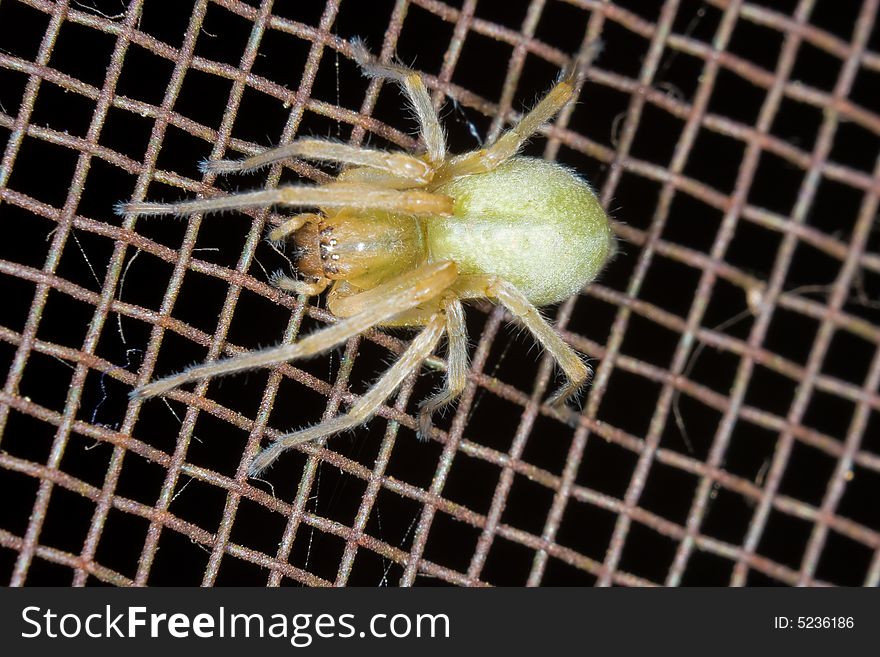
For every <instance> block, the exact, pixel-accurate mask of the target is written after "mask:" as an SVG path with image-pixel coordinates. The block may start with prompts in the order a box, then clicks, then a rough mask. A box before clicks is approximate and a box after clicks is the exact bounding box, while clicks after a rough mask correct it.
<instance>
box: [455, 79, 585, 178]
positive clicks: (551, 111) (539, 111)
mask: <svg viewBox="0 0 880 657" xmlns="http://www.w3.org/2000/svg"><path fill="white" fill-rule="evenodd" d="M577 70H578V69H576V68H575V69H572V70H571V71H570V72H568V73H567V74H566V75H565V77H563V78H562V79H561V80H560V81H559V82H557V83H556V85H555V86H554V87H553V88H552V89H551V90H550V91H549V92H548V93H547V95H546V96H544V98H542V99H541V100H540V101H539V102H538V104H537V105H535V106H534V107H533V108H532V109H531V111H529V112H528V113H527V114H525V116H523V117H522V118H521V119H520V120H519V122H518V123H517V124H516V125H514V126H513V127H512V128H510V130H508V131H507V132H505V133H504V134H502V135H501V136H500V137H499V138H498V140H497V141H495V143H493V144H492V145H491V146H488V147H486V148H482V149H480V150H478V151H473V152H471V153H465V154H463V155H460V156H458V157H455V158H452V160H451V161H450V162H449V164H447V165H446V166H445V167H444V168H443V169H442V175H443V177H444V178H446V177H455V176H463V175H468V174H474V173H485V172H487V171H491V170H492V169H494V168H495V167H497V166H498V165H499V164H502V163H504V162H505V161H507V160H509V159H510V158H511V157H513V156H514V155H516V154H517V152H518V151H519V149H520V148H522V146H523V144H524V143H526V142H527V141H528V140H529V139H530V138H531V137H532V135H534V134H535V133H536V132H537V131H538V130H539V129H540V128H541V126H542V125H544V124H545V123H547V121H549V120H550V119H552V118H553V116H554V115H555V114H556V113H557V112H558V111H559V110H561V109H562V108H563V107H565V105H566V104H567V103H568V102H569V101H570V100H571V99H572V98H573V97H574V94H575V89H576V83H577V79H578V75H577Z"/></svg>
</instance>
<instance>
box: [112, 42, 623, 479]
mask: <svg viewBox="0 0 880 657" xmlns="http://www.w3.org/2000/svg"><path fill="white" fill-rule="evenodd" d="M351 53H352V55H353V56H354V58H355V60H356V61H357V62H358V63H359V64H360V66H361V68H362V69H363V71H364V73H365V74H366V75H368V76H371V77H376V78H385V79H389V80H393V81H395V82H397V83H398V84H399V85H400V86H401V87H402V88H403V90H404V92H405V93H406V95H407V97H408V99H409V102H410V104H411V106H412V109H413V110H414V113H415V116H416V117H417V119H418V123H419V127H420V137H421V142H422V143H423V144H424V152H419V153H404V152H387V151H383V150H375V149H369V148H360V147H355V146H350V145H346V144H341V143H336V142H331V141H325V140H321V139H299V140H296V141H293V142H291V143H290V144H286V145H283V146H279V147H278V148H274V149H271V150H268V151H266V152H264V153H261V154H258V155H255V156H253V157H249V158H246V159H244V160H216V161H209V162H206V163H204V170H205V171H212V172H216V173H221V174H225V173H232V172H239V171H249V170H252V169H256V168H259V167H263V166H266V165H268V164H270V163H272V162H276V161H279V160H282V159H286V158H291V157H299V158H306V159H312V160H322V161H327V162H333V163H337V164H340V165H342V170H341V172H340V173H339V175H338V176H337V177H336V178H335V179H334V180H333V181H332V182H329V183H326V184H323V185H317V186H307V185H293V186H286V187H280V188H277V189H266V190H260V191H254V192H247V193H240V194H232V195H229V196H223V197H217V198H208V199H196V200H190V201H182V202H179V203H172V204H159V203H150V202H134V203H125V204H121V205H120V207H119V212H120V213H121V214H124V215H130V216H131V215H162V214H174V215H190V214H196V213H202V212H212V211H217V210H235V209H243V208H251V207H263V206H270V205H286V206H291V207H298V208H314V209H317V210H318V212H314V213H312V212H309V213H305V214H297V215H295V216H293V217H291V218H289V219H288V220H286V221H285V222H284V223H282V224H281V225H279V226H277V227H276V228H274V229H273V230H272V231H271V232H270V233H269V236H268V237H269V239H270V240H273V241H278V240H284V239H290V238H292V240H293V241H294V242H295V244H296V246H297V249H298V253H299V261H298V264H297V268H298V269H299V271H300V273H301V274H302V275H303V276H304V277H305V279H295V278H290V277H279V278H278V279H276V281H275V282H276V284H277V285H278V286H279V287H280V288H282V289H284V290H288V291H290V292H293V293H297V294H306V295H317V294H320V293H322V292H324V291H325V290H326V291H327V307H328V308H329V309H330V311H331V312H332V313H333V314H334V315H335V316H336V317H338V318H339V321H338V322H336V323H334V324H332V325H330V326H327V327H325V328H323V329H321V330H318V331H316V332H314V333H312V334H310V335H308V336H306V337H305V338H303V339H301V340H299V341H297V342H295V343H292V344H281V345H278V346H276V347H272V348H268V349H263V350H261V351H255V352H252V353H248V354H245V355H241V356H237V357H234V358H229V359H226V360H219V361H215V362H208V363H204V364H202V365H196V366H193V367H190V368H188V369H186V370H184V371H183V372H180V373H179V374H175V375H172V376H168V377H166V378H164V379H160V380H157V381H153V382H152V383H149V384H147V385H144V386H142V387H140V388H138V389H136V390H135V391H134V392H133V393H132V395H133V396H134V397H139V398H144V397H153V396H156V395H161V394H163V393H165V392H167V391H169V390H171V389H173V388H176V387H177V386H180V385H182V384H185V383H188V382H190V381H195V380H198V379H203V378H207V377H214V376H220V375H224V374H230V373H233V372H239V371H242V370H250V369H253V368H258V367H267V366H271V365H275V364H278V363H282V362H285V361H290V360H294V359H298V358H307V357H309V356H313V355H315V354H318V353H320V352H323V351H326V350H328V349H331V348H332V347H334V346H336V345H338V344H340V343H342V342H344V341H345V340H347V339H349V338H351V337H353V336H356V335H359V334H361V333H363V332H364V331H366V330H367V329H369V328H371V327H376V326H384V327H413V328H418V329H419V333H418V334H417V335H416V337H415V338H414V339H413V340H412V341H411V342H410V344H409V346H408V347H407V348H406V349H405V350H404V352H403V353H402V354H401V355H400V357H399V358H398V360H397V361H396V362H395V363H394V364H393V365H391V367H390V368H389V369H388V370H387V371H386V372H385V373H384V374H383V375H382V376H381V378H379V380H378V381H377V382H376V383H375V384H374V385H373V386H372V387H371V388H370V389H369V391H368V392H366V393H365V394H364V395H363V396H361V397H360V399H358V400H357V401H356V402H355V403H354V404H353V405H352V406H351V408H350V409H349V410H348V412H347V413H345V414H344V415H340V416H337V417H335V418H333V419H331V420H327V421H326V422H322V423H320V424H317V425H315V426H311V427H307V428H304V429H300V430H299V431H295V432H293V433H289V434H287V435H284V436H282V437H281V438H279V439H278V440H276V441H275V442H274V443H272V444H271V445H270V446H269V447H267V448H265V449H264V450H263V451H262V452H260V453H259V454H258V455H257V456H256V458H255V459H254V460H253V462H252V464H251V467H250V473H251V475H256V474H258V473H259V472H261V471H262V470H264V469H265V468H266V467H267V466H268V465H269V464H271V463H272V462H273V461H274V460H275V459H276V458H277V457H278V456H279V455H280V454H281V453H282V452H283V451H285V450H287V449H289V448H291V447H293V446H295V445H299V444H301V443H305V442H308V441H312V440H316V439H320V438H325V437H327V436H330V435H332V434H335V433H338V432H340V431H344V430H346V429H351V428H353V427H356V426H358V425H360V424H362V423H364V422H366V421H367V420H368V419H369V418H370V417H372V416H373V414H374V413H375V412H376V410H377V409H378V408H379V406H380V405H381V404H382V403H383V402H384V401H385V400H386V399H387V398H388V397H389V396H390V395H391V394H392V393H393V392H394V391H395V389H396V388H397V387H398V386H399V385H400V384H401V383H402V382H403V380H404V379H405V378H406V377H407V376H408V375H410V374H411V373H412V372H414V371H415V370H416V369H418V368H419V367H420V365H421V363H422V362H423V361H424V360H425V359H426V358H428V357H429V356H430V355H431V354H432V353H433V352H434V350H435V349H436V348H437V345H438V343H439V342H440V340H441V338H442V337H443V336H444V334H445V335H446V336H447V341H448V345H447V369H446V382H445V386H444V388H443V389H442V390H441V391H440V392H438V393H437V394H436V395H435V396H433V397H431V398H430V399H427V400H425V401H424V402H422V403H421V405H420V413H419V428H420V432H421V434H422V435H423V436H427V435H428V431H429V430H430V427H431V416H432V414H433V413H434V412H435V411H437V410H439V409H441V408H443V407H444V406H446V405H448V404H450V403H451V402H453V401H454V400H456V399H457V398H458V396H459V395H460V394H461V392H462V391H463V390H464V387H465V382H466V377H467V369H468V350H467V334H466V327H465V317H464V308H463V306H462V302H463V301H467V300H472V299H490V300H493V301H495V302H496V303H500V304H501V305H503V306H504V307H505V308H507V310H508V311H509V312H510V313H511V314H512V315H514V316H515V317H516V318H517V319H518V320H519V322H521V324H522V325H523V326H525V327H526V328H527V329H528V330H529V331H530V332H531V333H532V334H533V335H534V336H535V338H537V340H538V341H539V342H540V343H541V345H543V347H544V348H545V349H546V350H547V352H548V353H550V354H551V355H552V356H553V358H554V359H555V360H556V362H557V363H558V364H559V366H560V368H561V369H562V371H563V372H564V373H565V376H566V378H567V381H566V383H565V384H564V385H563V386H562V387H561V388H560V389H559V390H558V391H557V392H556V393H555V394H554V395H553V396H552V398H551V400H550V402H551V403H553V404H564V403H565V402H566V400H568V399H569V398H570V397H571V396H572V395H574V394H575V393H576V392H577V391H578V389H579V388H580V387H581V386H582V385H583V383H584V382H585V381H586V379H587V376H588V374H589V369H588V367H587V366H586V364H585V363H584V362H583V360H582V359H581V357H580V356H578V354H577V353H576V352H575V351H574V350H573V349H572V348H571V347H570V346H569V345H568V344H567V343H566V342H564V341H563V340H562V338H561V337H560V336H559V334H558V333H557V332H556V331H555V330H554V329H553V327H551V326H550V325H549V324H548V323H547V321H546V320H545V319H544V318H543V317H542V316H541V314H540V313H539V312H538V310H537V307H538V306H543V305H548V304H553V303H557V302H559V301H562V300H563V299H565V298H567V297H569V296H570V295H572V294H574V293H576V292H578V291H579V290H580V289H581V288H582V287H583V286H584V285H586V284H587V283H589V282H590V281H592V280H593V279H594V278H595V277H596V276H597V275H598V273H599V272H600V271H601V269H602V267H603V266H604V265H605V263H606V262H607V261H608V259H609V258H610V257H611V255H612V254H613V252H614V238H613V235H612V231H611V226H610V223H609V220H608V217H607V215H606V213H605V211H604V210H603V209H602V207H601V205H600V203H599V201H598V199H597V198H596V196H595V194H594V193H593V191H592V190H591V189H590V187H589V185H588V184H587V183H586V182H585V181H584V180H583V179H581V178H579V177H578V176H577V175H575V174H574V173H572V172H571V171H570V170H569V169H567V168H565V167H564V166H562V165H559V164H557V163H554V162H549V161H546V160H542V159H535V158H530V157H524V156H521V155H518V154H517V153H518V152H519V150H520V149H521V147H522V145H523V144H524V143H525V142H526V140H528V139H529V137H531V136H532V135H533V134H534V133H535V132H536V131H537V130H538V129H539V128H540V127H541V126H542V125H543V124H544V123H546V122H547V121H548V120H550V119H551V118H552V117H553V116H554V115H555V114H556V113H557V112H558V111H559V110H560V109H561V108H562V107H564V106H565V105H566V104H567V103H568V102H569V101H571V99H572V98H573V97H574V95H575V87H576V83H577V80H578V73H579V71H581V70H583V66H582V65H575V66H572V67H571V70H570V71H568V72H567V73H565V74H563V76H562V77H561V79H560V80H559V81H558V82H557V83H556V85H555V86H554V87H553V88H552V89H551V90H550V91H549V92H548V93H547V95H546V96H544V98H543V99H542V100H541V101H539V102H538V104H537V105H535V107H534V108H533V109H532V110H531V111H529V112H528V113H526V114H525V115H524V116H523V117H522V119H521V120H520V121H519V122H518V123H517V124H516V125H514V126H513V127H512V128H510V130H508V131H507V132H505V133H503V134H502V135H501V136H500V137H498V138H497V139H496V140H494V141H493V142H491V143H490V144H488V145H486V146H485V147H483V148H481V149H479V150H476V151H472V152H468V153H464V154H461V155H450V154H449V153H447V151H446V137H445V135H444V132H443V128H442V127H441V125H440V121H439V118H438V116H437V113H436V112H435V111H434V107H433V105H432V103H431V100H430V97H429V96H428V92H427V89H426V87H425V84H424V82H423V80H422V79H421V77H420V76H419V75H418V74H417V73H416V72H414V71H412V70H410V69H407V68H405V67H403V66H400V65H396V64H381V63H378V62H376V61H375V60H374V59H373V57H372V56H371V55H370V53H369V52H368V51H367V49H366V48H365V47H364V46H363V44H361V43H359V42H355V43H354V44H352V49H351Z"/></svg>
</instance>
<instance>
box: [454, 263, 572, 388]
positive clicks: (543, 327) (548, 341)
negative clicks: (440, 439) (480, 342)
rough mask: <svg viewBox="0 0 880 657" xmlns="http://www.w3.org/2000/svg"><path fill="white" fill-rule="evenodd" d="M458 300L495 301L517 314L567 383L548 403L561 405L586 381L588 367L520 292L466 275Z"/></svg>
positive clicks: (495, 281)
mask: <svg viewBox="0 0 880 657" xmlns="http://www.w3.org/2000/svg"><path fill="white" fill-rule="evenodd" d="M456 290H457V291H458V292H459V294H460V298H480V297H489V298H493V299H497V300H498V301H499V302H500V303H501V305H503V306H504V307H505V308H507V310H509V311H510V312H511V313H513V314H514V315H516V316H517V317H518V318H519V320H520V321H521V322H522V323H523V325H524V326H525V327H526V328H527V329H528V330H529V331H531V333H532V335H534V336H535V337H536V338H537V339H538V341H539V342H540V343H541V345H542V346H543V347H544V349H546V350H547V353H549V354H550V355H551V356H553V358H554V359H555V360H556V362H557V363H559V367H560V368H562V371H563V372H564V373H565V376H566V377H567V378H568V381H567V382H566V383H565V384H564V385H563V386H562V387H561V388H560V389H559V390H557V391H556V392H555V393H554V394H553V395H551V396H550V398H549V399H548V400H547V402H548V403H549V404H552V405H553V406H563V405H565V402H566V401H568V399H570V398H571V397H572V396H574V395H575V394H577V392H578V390H579V389H580V388H581V386H583V384H584V383H585V382H586V380H587V378H588V377H589V375H590V368H589V367H587V365H586V364H585V363H584V361H583V360H581V357H580V356H579V355H578V354H577V352H576V351H575V350H574V349H572V348H571V347H570V346H569V345H568V343H566V342H565V341H564V340H563V339H562V338H561V337H560V335H559V333H557V332H556V329H554V328H553V327H552V326H550V324H548V323H547V320H546V319H544V318H543V317H542V316H541V313H540V312H539V311H538V309H537V308H536V307H535V305H534V304H533V303H532V302H531V301H529V300H528V299H527V298H526V296H525V295H524V294H523V293H522V292H520V291H519V290H518V289H517V288H516V286H515V285H513V284H512V283H509V282H507V281H505V280H503V279H501V278H498V277H497V276H479V275H477V276H468V277H467V279H466V280H465V279H462V282H461V284H460V285H457V286H456Z"/></svg>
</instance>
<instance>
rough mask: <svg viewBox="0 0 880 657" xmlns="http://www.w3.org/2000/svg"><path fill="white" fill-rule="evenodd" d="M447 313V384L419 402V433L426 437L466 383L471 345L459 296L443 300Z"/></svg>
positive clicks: (423, 437) (425, 438) (424, 438)
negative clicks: (437, 416) (438, 414)
mask: <svg viewBox="0 0 880 657" xmlns="http://www.w3.org/2000/svg"><path fill="white" fill-rule="evenodd" d="M443 310H444V312H445V315H446V335H447V340H448V341H449V347H448V348H447V358H446V361H447V364H446V368H447V369H446V386H445V388H444V389H443V390H442V391H440V392H439V393H437V394H436V395H434V396H433V397H431V398H430V399H426V400H425V401H423V402H422V403H421V404H420V405H419V436H420V437H421V438H422V439H423V440H427V439H428V436H429V435H430V431H431V416H432V415H433V414H434V413H436V412H437V411H438V410H440V409H441V408H443V407H444V406H446V405H448V404H451V403H452V402H454V401H455V400H456V399H458V397H459V396H460V395H461V393H462V391H463V390H464V386H465V383H466V382H467V368H468V350H467V347H468V344H467V326H466V325H465V319H464V307H463V306H462V304H461V301H459V300H458V299H457V298H453V299H450V300H448V301H446V302H445V303H444V306H443Z"/></svg>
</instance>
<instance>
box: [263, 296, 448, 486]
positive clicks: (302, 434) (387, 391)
mask: <svg viewBox="0 0 880 657" xmlns="http://www.w3.org/2000/svg"><path fill="white" fill-rule="evenodd" d="M444 324H445V320H444V318H443V316H442V315H441V314H439V313H438V314H436V315H435V316H434V317H433V318H432V319H431V320H430V321H429V322H428V324H427V325H426V326H425V328H424V329H423V330H422V331H421V332H420V333H419V334H418V335H417V336H416V337H415V338H414V339H413V341H412V342H411V343H410V345H409V347H407V348H406V350H405V351H404V352H403V353H402V354H401V355H400V358H398V359H397V361H395V363H394V364H393V365H392V366H391V367H390V368H388V370H386V372H385V374H383V375H382V377H381V378H380V379H379V380H378V381H376V383H375V384H374V385H373V387H372V388H370V389H369V390H368V391H367V392H366V393H365V394H364V395H363V396H362V397H361V398H360V399H359V400H358V401H357V402H356V403H355V404H354V405H353V406H352V407H351V408H350V409H349V411H348V413H346V414H345V415H339V416H337V417H335V418H333V419H332V420H327V421H326V422H322V423H320V424H316V425H314V426H312V427H308V428H307V429H301V430H300V431H296V432H294V433H290V434H287V435H285V436H281V437H280V438H278V439H277V440H276V441H275V442H273V443H272V444H271V445H270V446H269V447H267V448H266V449H264V450H263V451H262V452H260V453H259V454H258V455H257V457H256V458H255V459H254V460H253V462H252V463H251V465H250V468H249V469H248V474H249V475H250V476H251V477H254V476H256V475H258V474H260V472H262V471H263V470H264V469H265V468H266V467H267V466H269V465H270V464H271V463H272V462H273V461H274V460H275V459H277V458H278V457H279V456H280V455H281V453H282V452H284V451H286V450H288V449H290V448H291V447H294V446H296V445H301V444H303V443H307V442H310V441H313V440H318V439H320V438H326V437H327V436H332V435H333V434H336V433H339V432H340V431H345V430H346V429H353V428H354V427H356V426H358V425H360V424H363V423H364V422H366V421H367V420H369V419H370V418H371V417H372V416H373V415H375V413H376V411H377V410H378V408H379V407H380V406H381V405H382V403H383V402H384V401H385V400H386V399H388V397H390V396H391V395H392V394H393V393H394V391H395V390H396V389H397V387H398V386H399V385H400V384H401V383H402V382H403V380H404V379H406V377H408V376H409V375H410V374H412V373H413V372H414V371H416V370H417V369H418V367H419V366H420V365H421V364H422V362H423V361H424V360H425V359H426V358H427V357H428V356H430V355H431V354H432V353H433V352H434V349H436V347H437V343H438V342H439V341H440V338H441V337H442V336H443V331H444V330H445V327H444Z"/></svg>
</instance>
